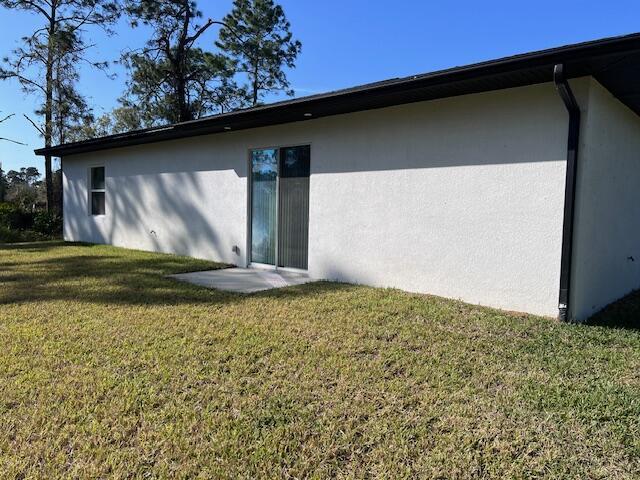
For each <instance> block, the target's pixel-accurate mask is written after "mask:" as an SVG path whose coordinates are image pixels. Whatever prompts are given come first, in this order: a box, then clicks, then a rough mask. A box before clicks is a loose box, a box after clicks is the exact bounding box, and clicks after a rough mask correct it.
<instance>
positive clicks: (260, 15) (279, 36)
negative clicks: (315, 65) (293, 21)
mask: <svg viewBox="0 0 640 480" xmlns="http://www.w3.org/2000/svg"><path fill="white" fill-rule="evenodd" d="M223 24H224V25H225V26H223V28H222V29H221V30H220V39H219V40H218V42H216V45H217V46H218V47H219V48H220V49H221V50H222V51H223V52H224V53H225V54H227V55H228V56H229V57H230V58H232V59H233V60H234V61H235V63H236V64H237V72H238V73H243V74H245V75H246V76H247V78H248V83H249V84H248V85H247V87H246V88H247V91H248V95H249V98H250V101H251V103H252V104H253V105H257V104H258V103H259V102H260V101H261V100H262V99H263V98H264V96H265V95H266V94H267V93H270V92H276V91H284V92H285V93H286V94H287V95H290V96H291V95H293V94H294V92H293V91H292V90H291V86H290V84H289V81H288V80H287V75H286V73H285V71H284V68H285V67H288V68H294V67H295V61H296V58H297V57H298V55H299V54H300V51H301V49H302V44H301V43H300V42H299V41H298V40H294V39H293V35H292V33H291V25H290V23H289V22H288V21H287V17H286V16H285V13H284V10H283V9H282V7H281V6H280V5H278V4H276V3H274V1H273V0H234V2H233V9H232V11H231V12H230V13H229V14H228V15H227V16H225V17H224V19H223Z"/></svg>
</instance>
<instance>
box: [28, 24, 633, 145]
mask: <svg viewBox="0 0 640 480" xmlns="http://www.w3.org/2000/svg"><path fill="white" fill-rule="evenodd" d="M626 50H629V51H631V50H640V33H634V34H629V35H622V36H616V37H608V38H603V39H599V40H592V41H588V42H582V43H576V44H571V45H565V46H561V47H555V48H549V49H545V50H538V51H534V52H530V53H523V54H518V55H513V56H508V57H502V58H499V59H495V60H489V61H484V62H479V63H474V64H470V65H465V66H459V67H453V68H448V69H445V70H438V71H435V72H431V73H425V74H420V75H413V76H409V77H403V78H395V79H391V80H385V81H381V82H376V83H369V84H365V85H360V86H356V87H352V88H347V89H342V90H336V91H332V92H327V93H322V94H317V95H310V96H306V97H299V98H295V99H292V100H284V101H280V102H276V103H271V104H267V105H262V106H258V107H252V108H247V109H242V110H236V111H233V112H228V113H223V114H218V115H213V116H209V117H204V118H201V119H198V120H192V121H189V122H182V123H176V124H172V125H165V126H160V127H155V128H147V129H143V130H134V131H130V132H126V133H120V134H115V135H109V136H105V137H99V138H94V139H90V140H84V141H81V142H74V143H68V144H61V145H56V146H52V147H48V148H46V147H45V148H39V149H36V150H35V151H34V152H35V154H36V155H51V156H65V155H71V154H75V153H85V152H92V151H98V150H105V149H111V148H119V147H124V146H131V145H141V144H146V143H154V142H160V141H165V140H173V139H178V138H186V137H192V136H198V135H206V134H211V133H222V131H226V129H225V127H223V125H225V126H226V124H237V125H238V127H237V128H236V127H235V126H234V127H233V128H232V129H233V130H242V129H247V128H256V127H260V126H268V125H277V124H283V123H292V122H295V121H304V120H311V119H314V118H319V117H318V116H315V115H314V116H313V117H311V118H305V117H303V116H298V117H296V118H295V119H288V118H286V117H285V116H279V115H278V113H279V112H283V113H284V112H285V111H288V113H290V112H291V111H295V112H297V113H298V114H300V112H303V111H305V110H306V107H313V106H318V105H321V104H324V103H327V104H331V105H332V106H333V110H335V113H328V114H326V115H320V116H329V115H338V114H341V113H348V112H353V111H361V110H367V109H369V108H379V107H370V106H369V107H367V106H366V103H365V102H361V104H360V105H359V106H358V104H357V99H356V97H360V98H362V96H363V95H373V94H378V95H380V94H384V93H385V91H388V92H389V94H391V93H392V91H396V92H397V91H398V89H411V88H416V86H418V85H430V84H443V83H446V82H448V81H464V80H465V79H470V78H474V77H480V76H484V75H499V74H501V73H503V74H504V73H506V72H509V71H515V70H519V69H526V68H535V67H541V66H543V65H547V64H553V63H558V62H564V61H568V60H580V59H586V58H589V57H592V56H600V55H607V54H611V53H618V52H620V53H623V52H625V51H626ZM568 73H569V76H571V72H568ZM549 81H550V82H551V81H552V76H551V74H550V76H549ZM499 89H501V88H499V87H498V88H496V90H499ZM346 99H351V102H352V105H351V106H350V109H341V108H339V107H337V106H336V105H337V104H338V103H340V102H341V101H344V100H346ZM413 101H416V100H413ZM401 103H409V102H397V103H395V104H401ZM343 110H344V111H343ZM300 115H301V114H300ZM227 128H228V127H227ZM221 129H223V130H221Z"/></svg>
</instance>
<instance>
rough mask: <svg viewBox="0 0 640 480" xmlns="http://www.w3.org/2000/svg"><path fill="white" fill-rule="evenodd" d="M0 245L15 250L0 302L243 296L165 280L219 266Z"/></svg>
mask: <svg viewBox="0 0 640 480" xmlns="http://www.w3.org/2000/svg"><path fill="white" fill-rule="evenodd" d="M66 247H81V248H80V249H78V253H79V254H78V255H73V256H70V255H68V251H67V250H65V248H66ZM0 249H1V250H12V251H15V252H19V253H17V255H15V256H13V257H12V258H8V259H6V260H5V261H2V262H0V304H15V303H28V302H37V301H56V300H59V301H73V302H91V303H98V304H104V305H138V306H142V305H180V304H221V303H230V302H239V301H243V300H244V299H246V298H247V297H248V296H247V295H245V294H237V293H231V292H223V291H220V290H212V289H207V288H204V287H198V286H195V285H191V284H188V283H184V282H178V281H176V280H174V279H171V278H166V276H167V275H171V274H177V273H186V272H193V271H202V270H213V269H217V268H226V267H227V266H228V265H225V264H219V263H214V262H208V261H204V260H196V259H191V258H184V257H176V256H173V255H164V254H153V253H148V252H136V251H131V250H124V249H118V248H114V247H103V246H93V245H91V244H78V243H76V244H69V243H64V242H50V243H46V244H44V243H41V244H31V245H16V246H13V247H10V248H6V247H2V248H0ZM98 250H100V251H98ZM22 254H27V255H24V257H22ZM61 254H62V255H61ZM352 287H353V286H351V285H346V284H337V283H329V282H319V283H315V284H307V285H300V286H296V287H289V288H284V289H277V290H270V291H268V292H260V293H258V294H254V295H255V296H258V297H274V298H284V297H286V298H296V297H300V296H311V295H319V294H323V293H325V292H327V291H334V290H342V289H345V288H352Z"/></svg>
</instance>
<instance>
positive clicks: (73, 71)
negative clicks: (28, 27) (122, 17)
mask: <svg viewBox="0 0 640 480" xmlns="http://www.w3.org/2000/svg"><path fill="white" fill-rule="evenodd" d="M0 6H2V7H5V8H8V9H13V10H23V11H28V12H31V13H32V14H33V15H35V16H37V17H38V18H39V19H40V20H41V21H42V24H41V25H40V26H38V27H37V28H36V29H35V30H34V32H33V33H32V34H31V35H29V36H27V37H25V38H23V40H22V42H23V43H22V45H21V46H19V47H18V48H17V49H15V50H14V51H13V52H12V55H11V57H10V58H5V66H4V67H2V68H0V79H11V78H13V79H16V80H17V81H18V82H19V83H20V85H21V87H22V90H23V91H24V92H25V93H27V94H29V95H37V96H38V97H39V98H40V99H41V107H40V108H39V109H38V110H37V111H36V113H37V114H38V115H39V116H41V117H42V121H41V122H39V121H33V120H31V119H29V121H30V122H31V124H32V125H33V126H34V127H35V128H36V129H37V130H38V132H39V133H40V134H41V135H42V136H43V137H44V143H45V146H46V147H50V146H52V145H53V143H54V141H55V140H56V139H58V140H59V141H60V140H64V138H65V131H66V126H67V125H68V123H69V122H70V121H72V120H73V119H74V117H77V116H83V115H86V114H87V111H86V110H87V109H86V103H84V100H83V99H82V97H81V96H80V95H79V94H78V92H77V91H76V89H75V86H76V84H77V81H78V71H77V68H78V65H79V64H81V63H85V64H86V63H88V64H90V65H92V66H93V67H95V68H98V69H102V70H104V69H106V68H107V64H106V63H105V62H96V61H94V60H92V59H91V58H89V56H88V51H89V50H90V47H91V45H90V44H89V43H88V42H87V41H86V39H85V36H86V35H85V34H86V29H87V28H88V27H90V26H95V27H99V28H101V29H103V30H104V31H106V32H107V33H111V31H110V29H109V26H110V25H112V24H113V23H114V22H115V21H116V19H117V17H118V14H119V9H118V4H117V2H116V1H114V0H0ZM45 183H46V192H47V194H46V196H47V208H48V209H49V210H52V209H53V208H54V205H53V172H52V169H51V156H50V155H47V156H45Z"/></svg>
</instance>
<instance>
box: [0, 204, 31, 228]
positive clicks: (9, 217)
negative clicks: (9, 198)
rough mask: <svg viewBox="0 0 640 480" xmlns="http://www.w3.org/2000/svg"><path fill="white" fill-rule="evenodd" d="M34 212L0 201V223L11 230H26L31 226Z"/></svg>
mask: <svg viewBox="0 0 640 480" xmlns="http://www.w3.org/2000/svg"><path fill="white" fill-rule="evenodd" d="M33 221H34V214H33V213H32V212H28V211H25V210H23V209H21V208H20V207H19V206H17V205H14V204H12V203H0V225H2V226H4V227H6V228H10V229H12V230H28V229H30V228H31V227H33Z"/></svg>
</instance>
